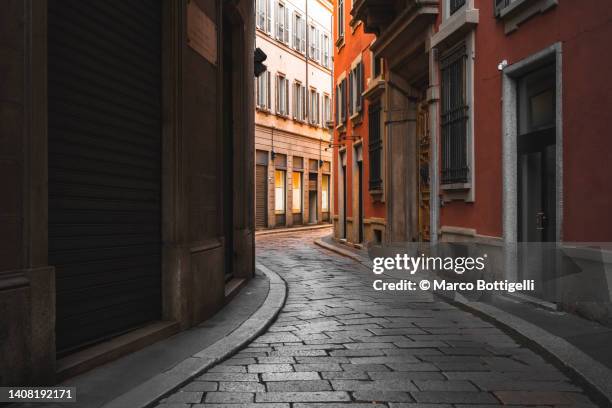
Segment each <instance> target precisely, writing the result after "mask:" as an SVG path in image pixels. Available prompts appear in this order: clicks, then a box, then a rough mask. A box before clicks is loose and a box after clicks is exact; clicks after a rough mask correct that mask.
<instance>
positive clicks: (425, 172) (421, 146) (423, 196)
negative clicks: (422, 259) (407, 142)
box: [416, 102, 431, 241]
mask: <svg viewBox="0 0 612 408" xmlns="http://www.w3.org/2000/svg"><path fill="white" fill-rule="evenodd" d="M416 134H417V143H418V158H417V159H418V163H419V194H418V200H419V202H418V205H419V241H429V240H430V238H431V237H430V234H431V230H430V218H429V213H430V201H431V200H430V196H429V195H430V191H431V190H430V187H429V154H430V153H429V151H430V142H429V111H428V106H427V103H426V102H421V103H419V104H418V106H417V123H416Z"/></svg>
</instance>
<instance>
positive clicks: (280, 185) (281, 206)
mask: <svg viewBox="0 0 612 408" xmlns="http://www.w3.org/2000/svg"><path fill="white" fill-rule="evenodd" d="M285 174H286V173H285V170H275V171H274V211H275V212H276V213H277V214H283V213H284V212H285Z"/></svg>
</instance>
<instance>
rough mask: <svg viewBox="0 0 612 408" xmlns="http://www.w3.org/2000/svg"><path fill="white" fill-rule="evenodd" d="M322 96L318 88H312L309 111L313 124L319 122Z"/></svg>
mask: <svg viewBox="0 0 612 408" xmlns="http://www.w3.org/2000/svg"><path fill="white" fill-rule="evenodd" d="M320 99H321V96H320V95H319V93H318V92H317V90H316V89H311V90H310V111H309V118H308V119H309V121H310V123H311V124H312V125H318V124H319V120H320V118H319V116H320V115H319V109H320V108H319V106H320Z"/></svg>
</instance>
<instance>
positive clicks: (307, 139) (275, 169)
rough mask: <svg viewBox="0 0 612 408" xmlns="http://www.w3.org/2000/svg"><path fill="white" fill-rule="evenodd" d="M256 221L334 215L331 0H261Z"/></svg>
mask: <svg viewBox="0 0 612 408" xmlns="http://www.w3.org/2000/svg"><path fill="white" fill-rule="evenodd" d="M254 1H255V10H256V34H255V36H256V45H257V47H259V48H260V49H262V50H263V51H264V52H265V53H266V55H267V58H266V61H265V65H266V66H267V71H266V72H264V73H263V74H262V75H261V76H260V77H259V78H258V79H257V80H256V81H255V191H256V193H255V214H256V216H255V221H256V227H257V228H259V229H265V228H281V227H291V226H300V225H308V224H320V223H329V222H330V221H331V204H332V197H331V191H332V190H331V188H332V179H331V150H330V149H329V140H330V136H329V129H328V123H329V122H330V120H331V112H332V105H331V103H332V102H331V101H332V90H331V89H332V85H331V73H332V64H333V63H332V58H333V54H332V48H331V47H332V45H331V43H332V30H331V19H332V17H331V15H332V9H331V3H330V2H329V1H327V0H299V1H283V0H254Z"/></svg>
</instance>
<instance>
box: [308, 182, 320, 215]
mask: <svg viewBox="0 0 612 408" xmlns="http://www.w3.org/2000/svg"><path fill="white" fill-rule="evenodd" d="M317 176H318V174H317V173H309V174H308V179H309V180H308V181H309V183H308V214H309V215H308V222H309V223H310V224H316V223H317V222H318V219H317V212H318V209H319V207H318V205H317V197H318V190H319V188H318V187H319V186H318V184H319V183H318V182H317Z"/></svg>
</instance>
